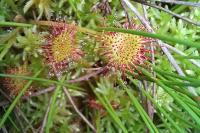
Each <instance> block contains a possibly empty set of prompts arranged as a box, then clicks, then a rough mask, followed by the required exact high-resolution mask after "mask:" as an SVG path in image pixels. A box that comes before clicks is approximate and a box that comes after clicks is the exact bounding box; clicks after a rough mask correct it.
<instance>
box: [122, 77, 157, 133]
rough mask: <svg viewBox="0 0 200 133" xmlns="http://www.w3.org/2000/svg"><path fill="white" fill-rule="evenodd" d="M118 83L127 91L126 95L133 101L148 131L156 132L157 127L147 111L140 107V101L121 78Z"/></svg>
mask: <svg viewBox="0 0 200 133" xmlns="http://www.w3.org/2000/svg"><path fill="white" fill-rule="evenodd" d="M119 82H120V84H121V85H122V86H123V88H124V89H125V91H126V92H127V94H128V96H129V97H130V99H131V101H132V102H133V104H134V105H135V107H136V109H137V111H138V112H139V114H140V116H141V117H142V119H143V120H144V122H145V124H146V125H147V127H148V128H149V131H150V132H151V133H158V129H157V128H156V126H155V125H154V124H153V122H152V120H151V118H149V116H148V115H147V113H146V112H145V111H144V109H143V108H142V106H141V105H140V103H139V102H138V100H137V99H136V98H135V96H134V95H133V94H132V93H131V92H130V90H129V89H128V88H127V87H126V86H125V85H124V83H123V81H122V80H119Z"/></svg>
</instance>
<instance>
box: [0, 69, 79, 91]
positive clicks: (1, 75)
mask: <svg viewBox="0 0 200 133" xmlns="http://www.w3.org/2000/svg"><path fill="white" fill-rule="evenodd" d="M0 77H9V78H20V79H25V80H34V81H40V82H46V83H52V84H57V85H62V86H66V87H68V88H69V89H78V90H81V88H80V87H77V86H74V85H70V84H69V83H60V82H58V81H55V80H49V79H44V78H36V77H28V76H21V75H13V74H3V73H0Z"/></svg>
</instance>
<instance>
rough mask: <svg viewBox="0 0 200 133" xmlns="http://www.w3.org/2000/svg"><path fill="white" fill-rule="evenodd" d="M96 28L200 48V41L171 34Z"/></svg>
mask: <svg viewBox="0 0 200 133" xmlns="http://www.w3.org/2000/svg"><path fill="white" fill-rule="evenodd" d="M96 30H97V31H114V32H122V33H128V34H133V35H141V36H145V37H150V38H155V39H160V40H163V41H166V42H172V43H174V44H176V43H178V44H182V45H185V46H190V47H195V48H200V43H196V42H192V41H189V40H186V39H178V38H174V37H172V36H169V35H167V36H166V35H161V34H155V33H149V32H144V31H138V30H130V29H124V28H113V27H101V28H96Z"/></svg>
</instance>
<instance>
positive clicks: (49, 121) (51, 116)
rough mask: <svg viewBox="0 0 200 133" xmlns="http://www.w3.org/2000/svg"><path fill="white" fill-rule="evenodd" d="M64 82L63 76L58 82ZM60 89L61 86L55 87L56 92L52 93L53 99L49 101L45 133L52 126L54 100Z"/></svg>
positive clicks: (47, 132)
mask: <svg viewBox="0 0 200 133" xmlns="http://www.w3.org/2000/svg"><path fill="white" fill-rule="evenodd" d="M64 81H65V76H63V77H62V78H61V80H60V82H61V83H63V82H64ZM61 89H62V86H61V85H58V86H57V87H56V90H55V91H54V93H53V97H52V99H51V100H52V101H51V104H50V109H49V113H48V118H47V123H46V126H45V132H46V133H49V130H50V128H51V124H52V120H53V111H54V109H55V105H56V99H57V97H58V94H59V91H60V90H61Z"/></svg>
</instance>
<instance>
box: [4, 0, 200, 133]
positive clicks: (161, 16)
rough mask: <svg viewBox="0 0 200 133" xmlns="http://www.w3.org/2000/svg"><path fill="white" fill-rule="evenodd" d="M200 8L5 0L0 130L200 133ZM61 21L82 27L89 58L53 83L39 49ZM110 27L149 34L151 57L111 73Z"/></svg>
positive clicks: (115, 0)
mask: <svg viewBox="0 0 200 133" xmlns="http://www.w3.org/2000/svg"><path fill="white" fill-rule="evenodd" d="M199 7H200V3H199V1H198V0H187V1H177V0H147V1H145V0H90V1H87V0H1V1H0V82H1V85H0V132H2V133H43V132H45V133H49V132H51V133H91V132H97V133H104V132H105V133H113V132H117V133H118V132H119V133H121V132H124V133H129V132H130V133H147V132H151V133H154V132H155V133H158V132H162V133H177V132H180V133H185V132H188V133H199V132H200V108H199V107H200V106H199V105H200V96H199V95H200V69H199V67H200V56H199V48H200V27H199V26H200V23H199V22H200V8H199ZM61 23H62V24H63V23H67V24H74V25H76V27H78V30H77V36H76V43H77V44H78V45H79V46H80V49H81V51H83V53H84V56H83V55H81V59H80V60H78V61H74V62H71V63H69V64H68V65H67V68H66V70H65V72H63V73H62V74H60V75H57V76H58V78H56V76H51V75H49V73H50V66H49V65H48V63H47V62H46V60H45V58H44V49H43V48H42V47H43V46H44V45H45V42H46V41H47V40H48V38H52V36H53V35H54V34H52V27H53V28H55V27H56V26H55V25H57V26H59V25H62V24H61ZM124 23H128V24H129V25H132V24H135V25H143V26H144V27H145V29H146V30H145V31H141V30H139V29H126V28H122V27H123V24H124ZM109 31H112V32H114V33H122V35H127V34H130V35H134V36H135V35H139V36H140V37H149V38H153V42H152V43H151V44H150V45H146V46H145V48H146V49H148V50H150V51H154V52H150V53H147V55H146V56H147V57H148V58H150V59H149V60H146V61H145V64H143V65H140V64H135V65H137V67H136V68H137V69H135V68H133V70H132V71H133V72H129V71H125V72H123V71H121V70H122V69H117V68H115V69H117V70H112V68H111V69H106V62H107V61H106V59H104V58H103V55H102V54H100V53H99V50H100V49H101V48H100V46H101V43H102V40H101V39H102V38H100V39H98V37H97V35H99V36H100V37H101V36H102V35H104V34H106V33H107V32H109ZM69 34H71V32H70V33H69ZM93 34H95V35H93ZM64 39H65V38H64ZM60 50H62V49H60ZM60 56H62V55H60ZM136 58H139V57H136ZM108 60H109V59H108ZM110 60H112V59H110Z"/></svg>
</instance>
